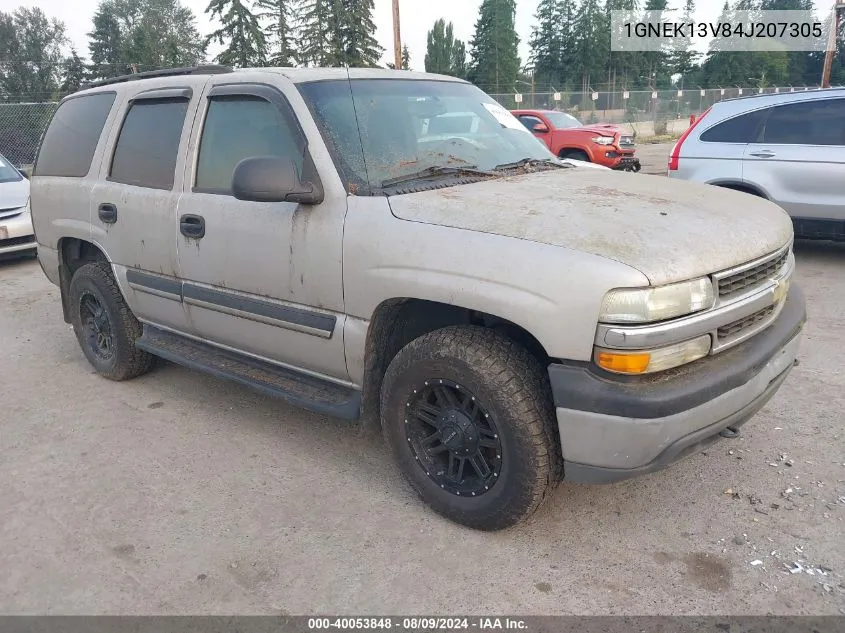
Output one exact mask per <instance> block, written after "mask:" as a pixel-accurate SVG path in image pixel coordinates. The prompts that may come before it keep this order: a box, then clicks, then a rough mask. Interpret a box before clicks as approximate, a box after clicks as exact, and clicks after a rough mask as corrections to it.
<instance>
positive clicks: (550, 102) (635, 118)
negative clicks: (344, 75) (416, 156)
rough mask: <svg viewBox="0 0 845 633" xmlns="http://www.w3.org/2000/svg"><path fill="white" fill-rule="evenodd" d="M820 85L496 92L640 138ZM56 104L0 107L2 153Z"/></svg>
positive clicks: (21, 161) (18, 145) (518, 103)
mask: <svg viewBox="0 0 845 633" xmlns="http://www.w3.org/2000/svg"><path fill="white" fill-rule="evenodd" d="M816 87H817V86H800V87H792V86H787V87H783V86H780V87H770V88H763V89H758V88H754V89H749V88H711V89H707V90H701V89H695V90H678V89H673V90H657V91H654V92H652V91H650V90H637V91H633V90H632V91H630V92H629V91H622V90H617V91H602V92H557V93H555V92H533V93H527V94H515V93H513V94H493V95H491V96H492V97H493V98H494V99H496V101H498V102H499V103H501V104H502V105H503V106H504V107H506V108H508V109H509V110H516V109H531V110H534V109H543V110H546V109H549V110H561V111H564V112H568V113H569V114H572V115H573V116H575V117H577V118H578V119H579V120H580V121H581V122H582V123H620V124H627V125H628V126H629V127H630V128H631V129H632V130H633V132H634V133H635V134H636V135H637V136H640V137H649V136H661V135H664V134H680V133H681V132H683V130H684V129H686V128H687V127H688V126H689V119H690V115H695V116H698V115H700V114H701V113H702V112H704V111H705V110H706V109H707V108H709V107H710V106H712V105H713V104H714V103H716V102H717V101H721V100H723V99H733V98H735V97H739V96H746V95H753V94H761V93H762V94H775V93H783V92H801V91H804V90H812V89H814V88H816ZM57 105H58V104H57V103H53V102H45V103H0V154H2V155H3V156H5V157H6V158H7V159H8V160H9V162H10V163H12V164H13V165H15V166H16V167H19V168H24V167H29V166H31V165H32V163H33V162H34V160H35V154H36V152H37V151H38V145H39V143H40V141H41V135H42V134H43V132H44V129H45V128H46V127H47V124H48V123H49V122H50V118H51V117H52V116H53V112H54V111H55V110H56V106H57Z"/></svg>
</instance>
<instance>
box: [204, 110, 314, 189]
mask: <svg viewBox="0 0 845 633" xmlns="http://www.w3.org/2000/svg"><path fill="white" fill-rule="evenodd" d="M252 156H280V157H283V158H290V159H292V160H293V161H294V163H295V164H296V167H297V169H298V171H299V174H300V176H301V175H302V164H303V159H304V152H303V149H302V144H301V143H300V142H299V140H298V136H297V134H296V132H295V131H294V130H292V129H291V128H290V125H289V124H288V123H287V121H286V120H285V117H284V116H283V115H282V113H281V112H280V111H279V109H278V108H277V107H276V106H275V105H273V104H272V103H270V102H269V101H267V100H265V99H262V98H261V97H255V96H251V95H234V96H228V95H227V96H221V97H212V98H211V100H210V103H209V104H208V112H207V113H206V117H205V125H204V126H203V131H202V137H201V139H200V147H199V158H198V160H197V174H196V183H195V190H196V191H205V192H209V193H222V194H231V187H232V174H233V173H234V171H235V166H236V165H237V164H238V163H239V162H240V161H241V160H243V159H244V158H249V157H252Z"/></svg>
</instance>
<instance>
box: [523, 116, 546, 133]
mask: <svg viewBox="0 0 845 633" xmlns="http://www.w3.org/2000/svg"><path fill="white" fill-rule="evenodd" d="M519 120H520V121H521V122H522V124H523V125H524V126H525V127H526V129H527V130H528V131H529V132H534V126H535V125H542V124H543V121H541V120H540V119H538V118H537V117H535V116H529V115H527V114H523V115H522V116H521V117H519Z"/></svg>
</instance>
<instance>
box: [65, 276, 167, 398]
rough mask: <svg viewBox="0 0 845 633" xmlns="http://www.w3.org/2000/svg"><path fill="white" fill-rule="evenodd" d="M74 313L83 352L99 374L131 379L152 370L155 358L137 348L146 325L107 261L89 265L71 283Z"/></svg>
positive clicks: (117, 379) (71, 303)
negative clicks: (140, 319) (133, 311)
mask: <svg viewBox="0 0 845 633" xmlns="http://www.w3.org/2000/svg"><path fill="white" fill-rule="evenodd" d="M69 297H70V301H69V302H70V316H71V324H72V325H73V331H74V333H75V334H76V339H77V341H79V346H80V347H81V348H82V352H83V353H84V354H85V357H86V358H87V359H88V362H89V363H91V365H92V366H93V367H94V369H95V370H97V373H98V374H100V375H101V376H103V377H104V378H108V379H109V380H116V381H120V380H128V379H130V378H135V377H136V376H140V375H141V374H144V373H146V372H148V371H149V370H150V369H151V368H152V366H153V364H154V361H155V357H154V356H153V355H152V354H149V353H147V352H145V351H143V350H140V349H138V348H137V347H135V341H137V340H138V339H139V338H140V337H141V333H142V327H141V323H140V322H139V321H138V319H136V318H135V315H133V314H132V311H131V310H130V309H129V306H128V305H127V304H126V301H125V299H124V298H123V294H122V293H121V292H120V288H119V287H118V285H117V282H116V281H115V279H114V276H113V275H112V272H111V266H109V264H108V263H107V262H102V261H98V262H92V263H90V264H85V265H84V266H82V267H81V268H79V270H77V271H76V273H74V275H73V279H71V282H70V290H69Z"/></svg>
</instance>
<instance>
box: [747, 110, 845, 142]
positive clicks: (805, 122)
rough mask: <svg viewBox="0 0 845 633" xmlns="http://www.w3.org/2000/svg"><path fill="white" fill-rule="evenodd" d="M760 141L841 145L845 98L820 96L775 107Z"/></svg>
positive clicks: (844, 119)
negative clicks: (820, 98)
mask: <svg viewBox="0 0 845 633" xmlns="http://www.w3.org/2000/svg"><path fill="white" fill-rule="evenodd" d="M762 142H763V143H771V144H773V145H845V99H824V100H819V101H805V102H803V103H790V104H787V105H782V106H778V107H776V108H775V109H774V110H772V114H771V115H770V116H769V119H768V120H767V121H766V128H765V130H764V131H763V141H762Z"/></svg>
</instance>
